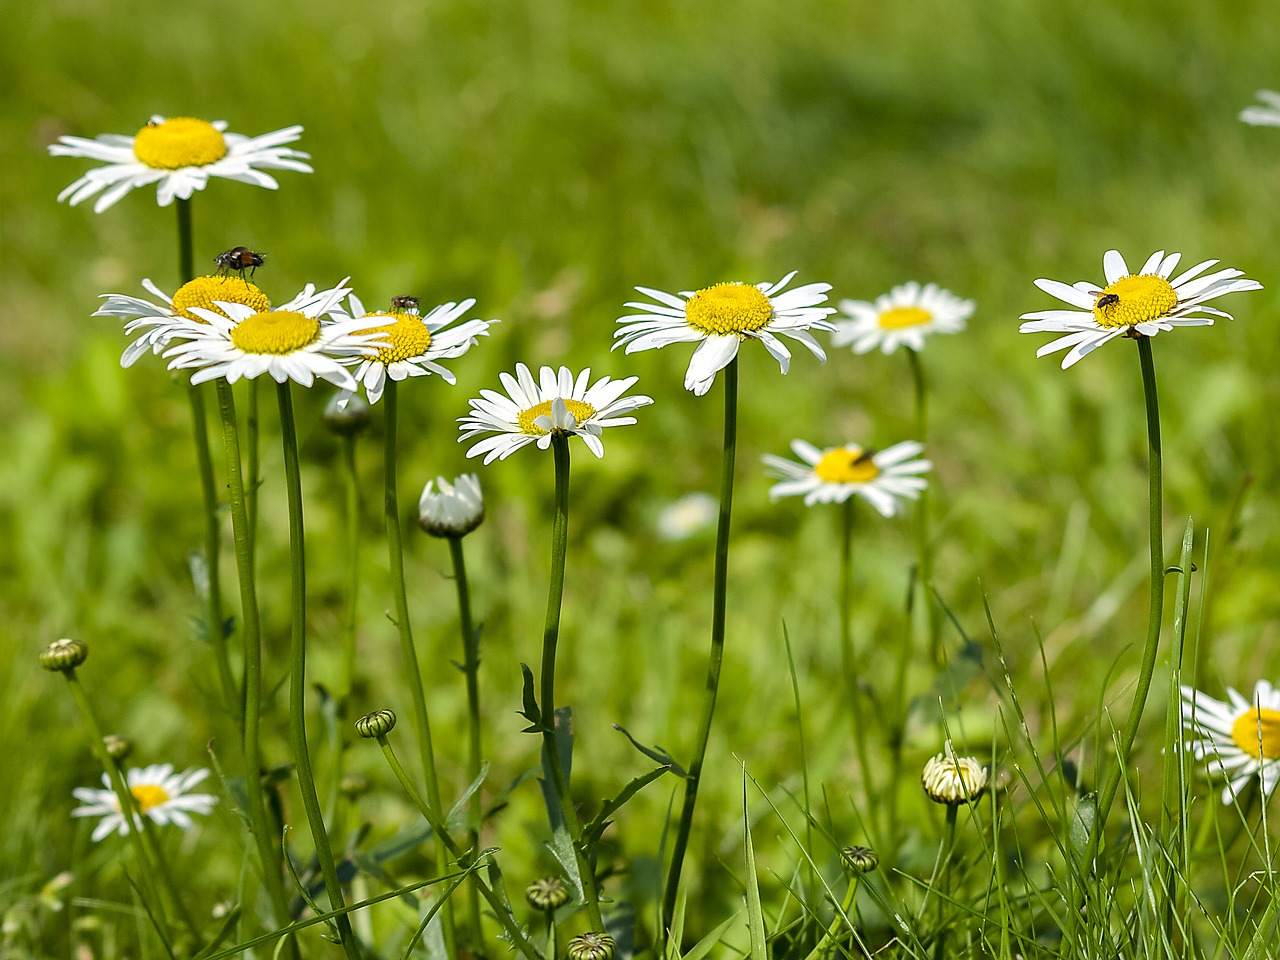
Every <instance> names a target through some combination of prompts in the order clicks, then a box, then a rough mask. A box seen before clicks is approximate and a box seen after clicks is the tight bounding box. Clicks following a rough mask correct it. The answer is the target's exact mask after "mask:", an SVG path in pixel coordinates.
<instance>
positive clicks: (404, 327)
mask: <svg viewBox="0 0 1280 960" xmlns="http://www.w3.org/2000/svg"><path fill="white" fill-rule="evenodd" d="M368 317H390V318H391V322H390V323H387V324H384V325H383V326H380V327H370V328H369V329H368V330H363V331H361V332H362V333H380V334H382V335H383V337H384V338H385V339H387V340H390V341H391V346H389V347H383V348H382V349H381V350H379V351H378V353H377V355H376V356H373V357H370V359H371V360H374V361H376V362H378V363H394V362H395V361H397V360H408V359H410V358H411V357H421V356H425V355H426V352H427V349H428V348H429V347H430V346H431V331H430V330H428V329H427V325H426V324H425V323H423V322H422V318H421V317H420V316H418V315H417V314H416V313H404V312H402V311H398V310H397V311H394V312H392V313H383V312H378V313H371V314H369V315H368ZM368 317H366V319H368Z"/></svg>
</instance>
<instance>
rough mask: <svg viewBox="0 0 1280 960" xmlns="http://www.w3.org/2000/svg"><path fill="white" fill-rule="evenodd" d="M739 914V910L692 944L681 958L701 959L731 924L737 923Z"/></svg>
mask: <svg viewBox="0 0 1280 960" xmlns="http://www.w3.org/2000/svg"><path fill="white" fill-rule="evenodd" d="M740 916H742V911H741V910H739V911H738V912H737V913H735V914H734V915H733V916H731V917H730V918H729V919H728V920H726V921H725V922H724V923H722V924H720V926H718V927H716V928H715V929H714V930H712V931H711V932H710V933H708V934H707V935H706V936H705V937H703V938H702V939H701V940H699V941H698V942H697V943H696V944H694V946H693V949H692V950H690V951H689V952H688V953H686V954H685V955H684V958H683V960H702V958H703V957H705V956H706V955H707V954H709V953H710V952H711V948H712V947H715V946H716V945H717V944H719V943H720V939H721V938H722V937H723V936H724V935H725V934H726V933H728V931H729V928H730V927H731V926H733V925H734V924H735V923H737V921H738V918H739V917H740Z"/></svg>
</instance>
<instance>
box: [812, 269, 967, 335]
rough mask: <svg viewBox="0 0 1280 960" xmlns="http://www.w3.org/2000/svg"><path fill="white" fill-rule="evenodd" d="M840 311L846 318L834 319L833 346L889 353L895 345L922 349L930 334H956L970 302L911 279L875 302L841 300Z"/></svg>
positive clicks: (949, 292)
mask: <svg viewBox="0 0 1280 960" xmlns="http://www.w3.org/2000/svg"><path fill="white" fill-rule="evenodd" d="M840 312H841V313H842V314H844V315H845V317H847V318H848V319H847V320H837V321H836V322H835V328H836V332H835V334H834V335H832V337H831V343H832V345H833V346H837V347H845V346H852V347H853V352H854V353H868V352H870V351H872V350H874V349H875V348H876V347H879V348H880V350H881V351H882V352H884V353H893V351H895V350H897V349H898V347H899V345H903V346H906V347H909V348H910V349H912V350H923V349H924V338H925V337H927V336H929V334H931V333H959V332H960V331H961V330H963V329H964V324H965V321H966V320H968V319H969V318H970V317H971V316H973V301H972V300H961V299H960V298H959V297H957V296H956V295H955V294H954V293H952V292H951V291H950V290H943V289H942V288H941V287H940V286H938V285H937V284H936V283H930V284H928V285H926V286H924V287H922V286H920V284H918V283H916V282H915V281H914V280H912V281H911V282H910V283H904V284H901V285H899V286H896V287H894V288H893V289H892V290H890V291H889V292H888V293H886V294H884V295H883V296H880V297H877V298H876V301H875V303H867V302H866V301H865V300H841V301H840Z"/></svg>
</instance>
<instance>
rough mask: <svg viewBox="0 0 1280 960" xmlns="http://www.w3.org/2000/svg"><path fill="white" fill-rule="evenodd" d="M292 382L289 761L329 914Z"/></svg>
mask: <svg viewBox="0 0 1280 960" xmlns="http://www.w3.org/2000/svg"><path fill="white" fill-rule="evenodd" d="M290 385H291V383H290V381H288V380H286V381H285V382H284V383H280V384H277V385H276V399H277V400H278V401H279V406H280V435H281V439H282V440H283V443H284V477H285V489H286V491H287V494H288V502H289V572H290V577H289V580H290V584H291V589H290V597H291V608H292V609H291V611H290V617H289V621H290V629H289V741H290V745H291V746H292V747H293V762H294V765H295V767H296V768H297V771H298V788H299V790H300V791H301V793H302V806H303V808H304V809H305V810H306V813H307V823H308V824H309V825H310V827H311V838H312V840H313V842H314V843H315V849H316V859H317V860H319V861H320V873H321V875H322V876H323V877H324V886H325V890H326V891H327V892H328V894H329V904H330V907H331V908H332V909H333V910H339V911H340V910H342V908H343V907H345V906H346V903H345V902H344V901H343V899H342V885H341V884H340V883H339V882H338V870H337V868H336V867H335V866H334V862H333V850H332V849H331V848H330V846H329V834H328V832H327V831H326V830H325V827H324V814H323V813H321V811H320V798H319V796H318V795H317V794H316V784H315V778H314V777H313V776H312V773H311V756H310V754H309V753H308V751H307V700H306V693H307V563H306V538H305V532H304V528H303V520H302V477H301V473H300V471H299V468H298V431H297V428H296V427H295V425H294V420H293V394H292V393H291V392H290ZM334 924H335V925H336V926H337V928H338V936H339V937H340V938H341V940H342V947H343V949H344V950H345V951H346V954H347V956H348V957H349V958H350V960H360V948H359V946H358V945H357V944H356V940H355V936H354V935H353V934H352V932H351V918H350V917H349V916H347V914H345V913H339V914H338V915H337V916H336V917H335V918H334Z"/></svg>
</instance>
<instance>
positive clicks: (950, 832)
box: [920, 804, 960, 960]
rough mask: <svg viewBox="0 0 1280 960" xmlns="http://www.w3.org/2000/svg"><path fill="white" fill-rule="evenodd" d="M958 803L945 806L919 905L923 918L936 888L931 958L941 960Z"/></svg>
mask: <svg viewBox="0 0 1280 960" xmlns="http://www.w3.org/2000/svg"><path fill="white" fill-rule="evenodd" d="M959 810H960V807H959V805H958V804H949V805H948V806H947V823H946V826H945V827H944V828H943V833H942V843H941V844H940V845H939V847H938V859H937V860H936V861H935V862H934V864H933V876H931V877H930V878H929V886H928V888H927V889H926V890H925V897H924V903H923V904H922V905H921V907H920V917H921V919H924V915H925V910H926V909H927V908H928V906H929V899H930V897H932V896H933V892H934V890H935V889H936V890H937V892H938V934H937V939H935V940H934V943H933V960H942V955H943V948H944V945H945V944H946V939H947V932H946V930H947V928H946V925H945V924H944V923H943V919H944V917H945V915H946V909H947V897H948V883H947V880H948V877H949V876H950V872H951V854H952V851H953V850H954V849H955V845H956V814H957V813H958V812H959Z"/></svg>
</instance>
